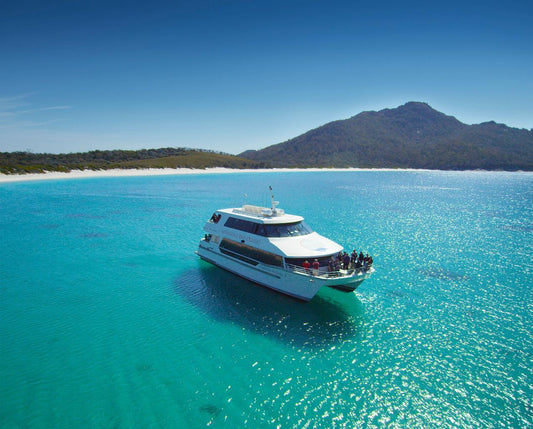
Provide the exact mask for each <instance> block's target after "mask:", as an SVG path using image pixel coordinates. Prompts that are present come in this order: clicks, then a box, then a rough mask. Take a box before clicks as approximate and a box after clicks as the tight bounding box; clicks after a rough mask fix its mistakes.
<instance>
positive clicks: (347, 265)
mask: <svg viewBox="0 0 533 429" xmlns="http://www.w3.org/2000/svg"><path fill="white" fill-rule="evenodd" d="M373 262H374V261H373V259H372V256H369V255H368V253H367V254H366V255H363V252H359V254H357V252H356V251H355V249H354V250H353V251H352V253H351V254H348V253H346V252H339V253H338V254H337V256H335V257H333V256H332V257H331V258H330V259H329V261H328V271H329V272H330V273H331V272H336V271H340V270H341V269H343V270H350V269H353V270H356V271H357V272H366V271H368V270H369V268H370V267H371V266H372V264H373ZM302 266H303V268H304V269H305V271H306V272H309V270H310V268H311V263H310V262H309V261H308V260H307V259H306V260H305V261H304V262H303V264H302ZM319 270H320V263H319V262H318V259H315V260H314V261H313V275H315V276H316V275H318V273H319Z"/></svg>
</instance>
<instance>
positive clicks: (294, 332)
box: [174, 261, 364, 349]
mask: <svg viewBox="0 0 533 429" xmlns="http://www.w3.org/2000/svg"><path fill="white" fill-rule="evenodd" d="M174 290H175V292H176V293H177V294H178V295H179V296H181V297H183V298H184V299H185V300H186V301H187V302H189V303H191V304H192V305H194V306H195V307H197V308H198V309H200V310H201V311H203V312H205V313H206V314H208V315H209V316H211V317H213V318H214V319H216V320H219V321H221V322H224V323H233V324H236V325H240V326H242V327H243V328H245V329H247V330H249V331H251V332H254V333H256V334H260V335H264V336H268V337H270V338H274V339H276V340H278V341H281V342H284V343H287V344H291V345H294V346H296V347H306V348H318V349H323V348H326V347H330V346H332V345H335V344H338V343H341V342H343V341H346V340H348V339H354V338H357V337H358V336H360V335H361V331H362V328H363V322H364V317H363V315H364V310H363V305H362V303H361V301H359V300H358V299H357V297H356V296H355V294H354V293H344V292H340V291H336V290H332V289H329V288H323V290H321V291H320V292H319V293H318V294H317V295H316V296H315V297H314V298H313V299H312V300H311V301H310V302H303V301H300V300H297V299H295V298H291V297H289V296H287V295H284V294H281V293H278V292H275V291H273V290H271V289H268V288H266V287H261V286H259V285H257V284H255V283H252V282H249V281H247V280H245V279H242V278H240V277H238V276H236V275H234V274H231V273H228V272H226V271H224V270H222V269H219V268H216V267H212V266H210V265H207V264H206V263H204V262H201V261H200V262H199V266H198V268H197V269H191V270H189V271H187V272H185V273H183V275H181V276H180V277H179V278H177V279H176V280H175V281H174Z"/></svg>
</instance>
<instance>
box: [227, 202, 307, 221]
mask: <svg viewBox="0 0 533 429" xmlns="http://www.w3.org/2000/svg"><path fill="white" fill-rule="evenodd" d="M217 212H219V213H224V214H226V215H228V216H231V217H236V218H239V219H245V220H249V221H251V222H254V223H262V224H269V225H272V224H274V225H276V224H278V225H283V224H290V223H296V222H302V221H303V220H304V218H303V217H302V216H297V215H291V214H286V213H285V212H284V211H283V210H282V209H276V210H272V209H270V208H267V207H259V206H251V205H244V206H242V207H236V208H230V209H221V210H217Z"/></svg>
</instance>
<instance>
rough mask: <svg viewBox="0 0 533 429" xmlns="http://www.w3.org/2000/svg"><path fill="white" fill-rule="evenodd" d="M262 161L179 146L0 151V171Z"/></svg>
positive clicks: (230, 164)
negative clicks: (132, 148) (134, 148)
mask: <svg viewBox="0 0 533 429" xmlns="http://www.w3.org/2000/svg"><path fill="white" fill-rule="evenodd" d="M264 166H265V163H263V162H261V161H253V160H249V159H244V158H240V157H236V156H233V155H228V154H223V153H218V152H212V151H203V150H194V149H183V148H163V149H143V150H137V151H134V150H104V151H100V150H96V151H91V152H83V153H69V154H47V153H29V152H0V173H4V174H23V173H43V172H45V171H71V170H107V169H112V168H200V169H203V168H209V167H226V168H239V169H242V168H262V167H264Z"/></svg>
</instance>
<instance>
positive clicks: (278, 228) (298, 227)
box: [224, 217, 313, 237]
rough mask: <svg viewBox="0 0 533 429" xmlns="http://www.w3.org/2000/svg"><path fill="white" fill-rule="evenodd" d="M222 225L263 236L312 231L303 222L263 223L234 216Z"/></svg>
mask: <svg viewBox="0 0 533 429" xmlns="http://www.w3.org/2000/svg"><path fill="white" fill-rule="evenodd" d="M224 226H227V227H228V228H233V229H238V230H239V231H244V232H249V233H251V234H255V235H261V236H263V237H296V236H299V235H308V234H311V233H312V232H313V230H312V229H311V228H309V226H307V225H306V223H305V222H294V223H280V224H263V223H255V222H250V221H248V220H244V219H239V218H234V217H230V218H229V219H228V220H227V221H226V223H225V224H224Z"/></svg>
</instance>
